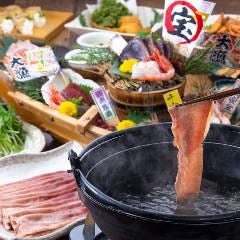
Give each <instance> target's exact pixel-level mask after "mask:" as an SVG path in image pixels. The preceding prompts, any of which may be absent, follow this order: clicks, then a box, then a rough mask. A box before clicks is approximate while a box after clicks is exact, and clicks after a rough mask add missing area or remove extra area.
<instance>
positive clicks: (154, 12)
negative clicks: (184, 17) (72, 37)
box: [64, 4, 163, 37]
mask: <svg viewBox="0 0 240 240" xmlns="http://www.w3.org/2000/svg"><path fill="white" fill-rule="evenodd" d="M98 7H99V5H97V4H88V5H87V9H85V10H83V11H82V12H81V13H80V15H79V16H77V17H76V18H75V19H74V20H72V21H71V22H68V23H66V24H65V25H64V27H65V28H67V29H69V30H70V31H72V32H75V33H76V34H78V35H81V34H83V33H87V32H93V31H110V30H106V29H99V28H96V27H94V26H93V24H92V22H91V21H92V20H91V16H92V14H93V12H94V11H95V10H96V9H97V8H98ZM124 11H125V10H124ZM114 14H117V13H114ZM121 14H122V13H118V15H121ZM123 14H127V13H123ZM130 14H131V13H130ZM132 15H134V14H132ZM136 15H137V16H138V18H139V20H140V22H141V23H142V26H143V27H144V28H150V29H151V28H152V27H154V25H155V24H159V23H161V22H162V20H163V9H158V8H151V7H145V6H137V14H136ZM95 18H97V20H99V21H100V22H101V19H99V15H97V14H96V17H95ZM104 19H105V20H106V19H109V21H108V22H107V23H106V22H104V23H103V24H108V25H109V24H110V26H111V24H117V23H116V22H114V21H112V20H116V19H118V17H117V16H115V15H114V17H112V18H111V17H110V18H106V17H105V18H104ZM104 19H103V20H104ZM113 29H114V28H113ZM114 32H116V29H114ZM119 33H120V34H121V35H122V36H126V37H133V36H135V34H131V33H122V32H119Z"/></svg>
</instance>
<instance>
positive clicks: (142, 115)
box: [126, 108, 151, 124]
mask: <svg viewBox="0 0 240 240" xmlns="http://www.w3.org/2000/svg"><path fill="white" fill-rule="evenodd" d="M127 111H128V115H127V116H126V119H127V120H132V121H133V122H135V123H137V124H139V123H144V122H145V121H147V120H151V116H150V114H149V113H146V112H140V111H135V110H132V109H130V108H127Z"/></svg>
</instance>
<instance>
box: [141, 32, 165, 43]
mask: <svg viewBox="0 0 240 240" xmlns="http://www.w3.org/2000/svg"><path fill="white" fill-rule="evenodd" d="M150 34H151V35H152V38H153V40H155V41H156V40H157V39H159V38H160V37H161V36H160V35H159V33H157V32H153V33H150V32H138V33H137V36H139V37H140V38H142V39H144V38H145V37H147V36H148V35H150Z"/></svg>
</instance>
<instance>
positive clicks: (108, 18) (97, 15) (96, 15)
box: [91, 0, 132, 27]
mask: <svg viewBox="0 0 240 240" xmlns="http://www.w3.org/2000/svg"><path fill="white" fill-rule="evenodd" d="M130 15H132V13H131V12H129V10H128V8H127V7H125V6H124V5H123V4H122V3H117V2H116V0H102V1H101V4H100V7H99V8H97V9H96V10H95V11H94V12H93V13H92V15H91V19H92V21H93V22H95V23H97V24H99V25H101V26H103V27H119V25H120V18H121V17H122V16H130Z"/></svg>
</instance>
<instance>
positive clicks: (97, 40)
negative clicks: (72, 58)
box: [76, 31, 115, 48]
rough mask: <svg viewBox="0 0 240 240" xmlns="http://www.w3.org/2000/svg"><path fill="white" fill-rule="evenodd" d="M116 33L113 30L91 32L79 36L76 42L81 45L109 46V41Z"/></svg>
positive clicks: (89, 46)
mask: <svg viewBox="0 0 240 240" xmlns="http://www.w3.org/2000/svg"><path fill="white" fill-rule="evenodd" d="M114 35H115V33H113V32H103V31H102V32H89V33H84V34H82V35H81V36H79V37H78V38H77V40H76V42H77V44H78V45H80V46H81V47H87V48H93V47H94V48H108V45H109V42H110V41H111V39H112V38H113V37H114Z"/></svg>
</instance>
